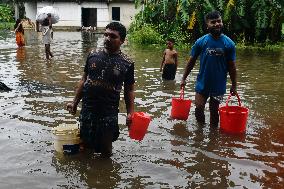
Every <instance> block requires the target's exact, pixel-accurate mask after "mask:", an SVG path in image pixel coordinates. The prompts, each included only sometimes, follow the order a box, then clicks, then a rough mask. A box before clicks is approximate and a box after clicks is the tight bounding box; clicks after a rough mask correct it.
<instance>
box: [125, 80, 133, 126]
mask: <svg viewBox="0 0 284 189" xmlns="http://www.w3.org/2000/svg"><path fill="white" fill-rule="evenodd" d="M124 99H125V105H126V111H127V117H126V125H127V126H129V125H130V122H131V114H132V113H133V112H134V84H131V85H127V84H125V85H124Z"/></svg>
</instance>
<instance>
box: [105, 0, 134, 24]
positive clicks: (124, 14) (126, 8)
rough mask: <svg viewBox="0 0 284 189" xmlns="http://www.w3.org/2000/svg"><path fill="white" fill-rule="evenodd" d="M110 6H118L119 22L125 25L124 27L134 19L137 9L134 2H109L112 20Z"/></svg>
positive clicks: (110, 15)
mask: <svg viewBox="0 0 284 189" xmlns="http://www.w3.org/2000/svg"><path fill="white" fill-rule="evenodd" d="M112 7H120V22H121V23H122V24H123V25H125V27H126V28H128V27H129V26H130V23H131V22H132V21H133V20H134V16H135V14H136V13H138V11H139V10H136V9H135V6H134V3H110V4H109V12H110V14H109V20H110V21H112V20H111V19H112Z"/></svg>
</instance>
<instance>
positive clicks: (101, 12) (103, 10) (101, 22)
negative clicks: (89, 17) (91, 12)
mask: <svg viewBox="0 0 284 189" xmlns="http://www.w3.org/2000/svg"><path fill="white" fill-rule="evenodd" d="M81 7H82V8H96V9H97V27H98V28H101V27H105V26H106V25H107V24H108V23H109V10H108V6H107V4H106V3H91V2H84V3H82V4H81Z"/></svg>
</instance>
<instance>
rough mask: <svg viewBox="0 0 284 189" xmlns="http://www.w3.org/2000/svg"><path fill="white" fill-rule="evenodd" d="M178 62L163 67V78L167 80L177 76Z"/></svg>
mask: <svg viewBox="0 0 284 189" xmlns="http://www.w3.org/2000/svg"><path fill="white" fill-rule="evenodd" d="M176 71H177V66H176V64H165V65H164V68H163V74H162V78H163V79H166V80H174V79H175V77H176Z"/></svg>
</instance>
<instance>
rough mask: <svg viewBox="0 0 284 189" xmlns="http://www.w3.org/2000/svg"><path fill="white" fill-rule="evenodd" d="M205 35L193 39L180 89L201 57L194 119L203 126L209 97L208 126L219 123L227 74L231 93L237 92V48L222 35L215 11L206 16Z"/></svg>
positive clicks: (220, 20) (220, 21) (220, 19)
mask: <svg viewBox="0 0 284 189" xmlns="http://www.w3.org/2000/svg"><path fill="white" fill-rule="evenodd" d="M205 22H206V26H207V30H208V34H206V35H204V36H202V37H200V38H199V39H197V40H196V42H195V43H194V45H193V46H192V49H191V56H190V58H189V61H188V63H187V65H186V68H185V71H184V74H183V77H182V80H181V87H185V85H186V81H185V80H186V78H187V76H188V75H189V73H190V72H191V70H192V69H193V67H194V65H195V63H196V60H197V58H198V57H199V56H200V68H199V73H198V75H197V81H196V86H195V92H196V94H195V105H196V108H195V117H196V120H197V122H199V123H205V115H204V108H205V104H206V101H207V99H208V98H210V101H209V110H210V126H213V127H217V126H218V123H219V112H218V108H219V104H220V103H221V101H222V99H223V96H224V94H225V93H226V82H227V73H228V72H229V75H230V79H231V82H232V86H231V89H230V93H231V94H232V95H235V94H236V93H237V92H236V85H237V81H236V75H237V71H236V64H235V60H236V49H235V43H234V42H233V41H232V40H231V39H230V38H229V37H227V36H226V35H224V34H222V29H223V22H222V18H221V14H220V13H219V12H218V11H212V12H210V13H208V14H207V15H206V16H205Z"/></svg>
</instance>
